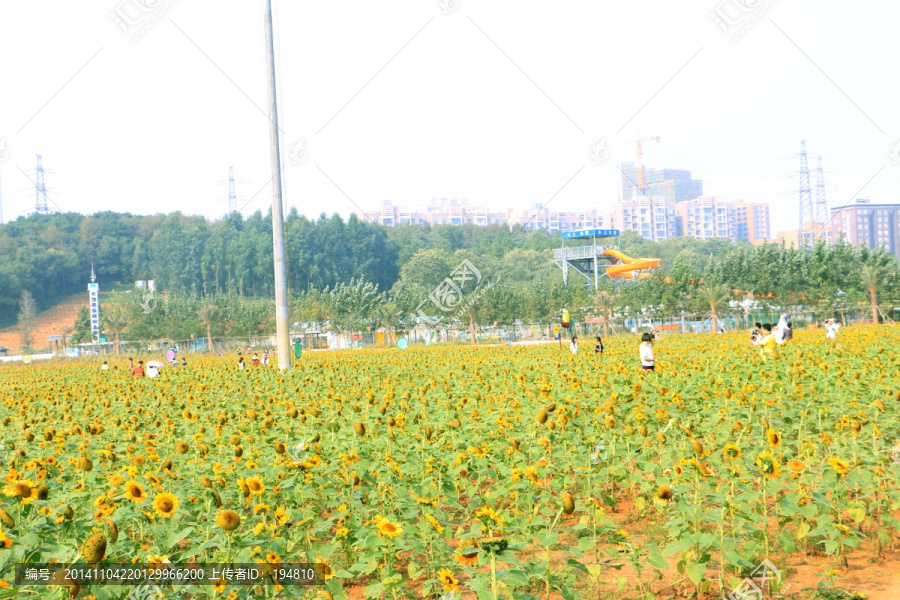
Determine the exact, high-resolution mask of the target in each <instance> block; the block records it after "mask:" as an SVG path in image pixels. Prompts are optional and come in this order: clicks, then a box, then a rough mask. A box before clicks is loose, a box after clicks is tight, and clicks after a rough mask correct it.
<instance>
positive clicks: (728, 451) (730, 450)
mask: <svg viewBox="0 0 900 600" xmlns="http://www.w3.org/2000/svg"><path fill="white" fill-rule="evenodd" d="M722 454H724V455H725V458H727V459H728V460H737V459H738V458H740V457H741V449H740V448H739V447H738V446H736V445H735V444H725V448H724V449H723V450H722Z"/></svg>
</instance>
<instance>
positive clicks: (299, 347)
mask: <svg viewBox="0 0 900 600" xmlns="http://www.w3.org/2000/svg"><path fill="white" fill-rule="evenodd" d="M301 354H303V344H302V343H300V342H297V343H296V344H294V356H296V357H297V358H300V355H301Z"/></svg>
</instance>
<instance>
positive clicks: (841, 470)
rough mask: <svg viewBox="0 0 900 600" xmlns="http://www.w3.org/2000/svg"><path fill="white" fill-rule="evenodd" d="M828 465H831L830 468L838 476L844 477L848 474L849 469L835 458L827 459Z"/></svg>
mask: <svg viewBox="0 0 900 600" xmlns="http://www.w3.org/2000/svg"><path fill="white" fill-rule="evenodd" d="M828 464H829V465H831V468H832V469H834V470H835V472H836V473H837V474H838V475H839V476H844V475H846V474H847V473H849V472H850V467H849V465H848V464H847V463H846V461H844V460H843V459H841V458H838V457H837V456H832V457H831V458H829V459H828Z"/></svg>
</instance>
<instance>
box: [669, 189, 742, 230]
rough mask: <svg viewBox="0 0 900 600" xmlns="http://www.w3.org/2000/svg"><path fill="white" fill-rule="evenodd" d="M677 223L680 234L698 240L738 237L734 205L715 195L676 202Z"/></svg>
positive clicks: (676, 227)
mask: <svg viewBox="0 0 900 600" xmlns="http://www.w3.org/2000/svg"><path fill="white" fill-rule="evenodd" d="M675 223H676V226H675V231H676V235H678V236H686V237H692V238H697V239H698V240H708V239H711V238H731V239H736V237H737V232H736V228H735V211H734V206H733V205H732V204H730V203H727V202H723V201H721V200H718V199H716V197H715V196H701V197H699V198H694V199H693V200H688V201H686V202H679V203H678V204H676V205H675Z"/></svg>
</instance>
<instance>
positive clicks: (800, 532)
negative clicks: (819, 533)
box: [797, 521, 809, 540]
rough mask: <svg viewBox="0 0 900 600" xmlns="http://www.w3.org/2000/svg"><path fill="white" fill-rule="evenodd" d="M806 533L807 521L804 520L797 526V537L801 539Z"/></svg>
mask: <svg viewBox="0 0 900 600" xmlns="http://www.w3.org/2000/svg"><path fill="white" fill-rule="evenodd" d="M808 533H809V523H807V522H805V521H804V522H802V523H800V525H799V526H798V527H797V539H798V540H802V539H803V538H805V537H806V536H807V534H808Z"/></svg>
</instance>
